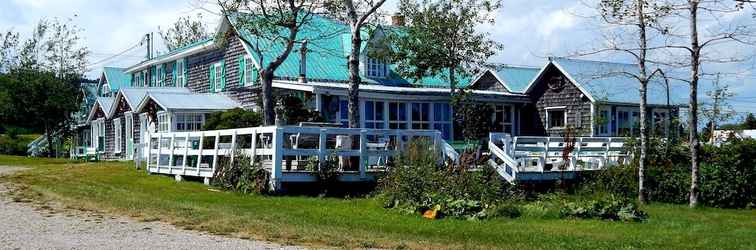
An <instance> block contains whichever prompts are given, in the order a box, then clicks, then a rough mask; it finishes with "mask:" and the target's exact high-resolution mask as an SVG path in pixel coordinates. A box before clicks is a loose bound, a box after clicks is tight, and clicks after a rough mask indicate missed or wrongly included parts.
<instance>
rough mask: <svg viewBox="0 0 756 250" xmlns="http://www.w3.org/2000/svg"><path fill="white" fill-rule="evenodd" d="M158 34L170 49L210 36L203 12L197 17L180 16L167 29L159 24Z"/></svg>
mask: <svg viewBox="0 0 756 250" xmlns="http://www.w3.org/2000/svg"><path fill="white" fill-rule="evenodd" d="M158 34H160V37H162V38H163V42H164V43H165V46H166V47H167V48H168V51H171V50H174V49H176V48H180V47H183V46H186V45H189V44H191V43H194V42H196V41H200V40H202V39H205V38H208V37H210V33H209V32H208V29H207V26H205V23H203V22H202V14H201V13H197V16H195V17H192V16H184V17H179V19H178V20H177V21H176V22H175V23H173V25H172V26H170V27H169V28H168V29H166V30H163V29H161V28H160V27H159V26H158Z"/></svg>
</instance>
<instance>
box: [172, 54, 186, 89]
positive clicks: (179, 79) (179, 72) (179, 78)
mask: <svg viewBox="0 0 756 250" xmlns="http://www.w3.org/2000/svg"><path fill="white" fill-rule="evenodd" d="M175 71H176V80H175V81H176V87H184V86H186V83H185V82H184V59H179V60H178V61H176V70H175Z"/></svg>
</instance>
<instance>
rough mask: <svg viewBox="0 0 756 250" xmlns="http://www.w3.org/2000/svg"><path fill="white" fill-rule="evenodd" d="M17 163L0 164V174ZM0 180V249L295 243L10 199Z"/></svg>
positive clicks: (230, 246)
mask: <svg viewBox="0 0 756 250" xmlns="http://www.w3.org/2000/svg"><path fill="white" fill-rule="evenodd" d="M20 170H23V168H18V167H8V166H0V178H3V177H2V175H6V174H9V173H12V172H15V171H20ZM8 192H9V187H8V186H7V185H6V184H2V183H0V248H2V249H284V248H285V249H298V248H299V247H291V246H282V245H278V244H274V243H269V242H264V241H255V240H244V239H234V238H227V237H222V236H216V235H208V234H205V233H200V232H195V231H187V230H182V229H177V228H175V227H173V226H171V225H167V224H165V223H160V222H136V221H133V220H131V219H128V218H117V217H104V216H102V215H100V214H95V213H87V212H81V211H71V210H64V209H56V208H50V207H49V206H46V205H33V204H30V203H28V202H26V203H25V202H16V201H14V199H13V198H12V197H9V194H8Z"/></svg>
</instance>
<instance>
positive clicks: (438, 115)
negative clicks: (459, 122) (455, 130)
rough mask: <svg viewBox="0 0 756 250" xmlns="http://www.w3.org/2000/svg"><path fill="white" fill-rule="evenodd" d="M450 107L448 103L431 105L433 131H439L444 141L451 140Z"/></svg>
mask: <svg viewBox="0 0 756 250" xmlns="http://www.w3.org/2000/svg"><path fill="white" fill-rule="evenodd" d="M451 124H452V123H451V107H449V104H448V103H434V104H433V129H435V130H438V131H441V136H442V137H443V138H444V139H447V140H448V139H451V133H452V131H451Z"/></svg>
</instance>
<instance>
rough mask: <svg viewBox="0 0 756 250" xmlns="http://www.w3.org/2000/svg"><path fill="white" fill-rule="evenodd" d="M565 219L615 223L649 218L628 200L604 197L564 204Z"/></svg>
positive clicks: (561, 213)
mask: <svg viewBox="0 0 756 250" xmlns="http://www.w3.org/2000/svg"><path fill="white" fill-rule="evenodd" d="M559 214H560V216H562V217H563V218H580V219H603V220H614V221H643V220H645V219H646V218H647V217H648V216H647V215H646V213H645V212H643V211H641V210H640V209H638V205H636V204H635V203H633V202H631V201H630V200H629V199H627V198H619V197H617V196H613V195H610V196H604V197H602V198H598V199H583V200H578V201H568V202H564V203H563V205H562V208H561V209H560V210H559Z"/></svg>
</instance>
